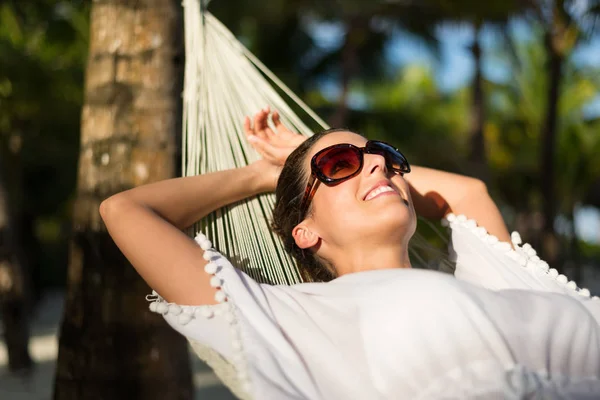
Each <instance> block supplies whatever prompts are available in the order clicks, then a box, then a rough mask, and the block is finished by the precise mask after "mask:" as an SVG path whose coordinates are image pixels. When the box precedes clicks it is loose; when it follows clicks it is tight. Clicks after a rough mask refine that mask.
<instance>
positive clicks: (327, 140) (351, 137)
mask: <svg viewBox="0 0 600 400" xmlns="http://www.w3.org/2000/svg"><path fill="white" fill-rule="evenodd" d="M340 143H349V144H353V145H355V146H357V147H364V146H365V144H366V143H367V139H366V138H364V137H363V136H360V135H358V134H356V133H353V132H347V131H342V132H332V133H330V134H327V135H325V136H323V137H322V138H321V139H319V140H318V141H317V142H316V143H315V144H314V145H313V147H312V149H311V151H310V154H309V157H308V160H309V162H310V159H311V158H312V157H313V156H314V155H315V154H317V153H318V152H319V151H321V150H323V149H324V148H326V147H329V146H333V145H334V144H340Z"/></svg>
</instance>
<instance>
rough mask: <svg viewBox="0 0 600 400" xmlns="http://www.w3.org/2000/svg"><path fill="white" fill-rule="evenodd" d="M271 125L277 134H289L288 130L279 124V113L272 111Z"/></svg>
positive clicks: (282, 124) (281, 123)
mask: <svg viewBox="0 0 600 400" xmlns="http://www.w3.org/2000/svg"><path fill="white" fill-rule="evenodd" d="M273 124H274V125H275V129H277V132H278V133H284V132H291V131H290V129H289V128H288V127H287V126H285V125H284V123H283V122H281V116H280V115H279V111H273Z"/></svg>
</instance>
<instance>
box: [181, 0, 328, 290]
mask: <svg viewBox="0 0 600 400" xmlns="http://www.w3.org/2000/svg"><path fill="white" fill-rule="evenodd" d="M205 6H206V4H201V3H200V1H199V0H185V1H184V7H185V13H184V18H185V48H186V66H185V77H184V91H183V129H184V132H183V149H182V150H183V158H182V172H183V175H184V176H191V175H197V174H203V173H210V172H214V171H219V170H223V169H230V168H238V167H243V166H245V165H248V164H249V163H251V162H253V161H256V160H258V159H259V155H258V154H257V153H256V152H255V151H254V149H252V148H251V147H250V145H249V144H248V143H247V141H246V135H245V133H244V131H243V126H242V121H243V118H244V117H245V116H246V115H253V114H254V113H256V112H258V111H259V110H260V109H262V108H263V107H265V106H267V105H269V106H270V107H272V108H273V109H275V110H277V111H278V112H279V114H280V115H281V120H282V122H283V123H284V124H286V125H287V126H288V127H290V129H293V130H295V131H296V132H299V133H301V134H303V135H305V136H310V135H311V134H312V132H311V130H310V129H309V128H308V127H307V126H306V125H305V124H304V123H303V122H302V120H301V119H300V118H299V117H298V116H297V115H296V114H295V113H294V112H293V111H292V109H291V107H290V106H289V105H288V103H287V102H286V101H285V100H284V99H283V98H282V97H281V95H280V94H279V93H278V91H277V90H276V89H275V88H277V89H278V90H279V91H280V93H282V94H284V95H285V96H287V97H288V98H289V100H290V101H291V102H292V103H295V104H296V105H297V106H298V107H299V108H300V109H302V110H303V111H304V112H305V113H306V114H307V116H308V117H309V118H310V119H312V120H314V121H315V122H316V123H317V124H318V125H320V126H321V127H322V128H323V129H326V128H327V127H328V126H327V124H326V123H325V122H324V121H323V120H322V119H321V118H319V116H318V115H316V113H314V111H312V110H311V109H310V108H309V107H308V106H307V105H306V104H305V103H304V102H302V100H301V99H300V98H298V96H296V95H295V94H294V93H293V92H292V91H291V90H290V89H289V88H288V87H287V86H286V85H285V84H284V83H283V82H281V80H279V79H278V78H277V77H276V76H275V75H274V74H273V73H272V72H271V71H269V70H268V68H267V67H266V66H265V65H264V64H262V63H261V62H260V61H259V60H258V59H257V58H256V57H255V56H254V55H253V54H252V53H250V52H249V51H248V50H247V49H246V48H245V47H244V46H243V45H242V43H240V42H239V41H238V40H237V39H236V38H235V36H234V35H233V34H232V33H231V32H230V31H229V30H227V28H226V27H225V26H224V25H223V24H222V23H221V22H219V21H218V20H217V19H216V18H215V17H214V16H213V15H212V14H211V13H210V12H208V11H207V10H206V9H205ZM224 184H226V182H224ZM274 204H275V198H274V195H273V194H265V195H261V196H258V197H255V198H253V199H248V200H246V201H243V202H239V203H237V204H235V205H232V206H228V207H225V208H224V209H221V210H218V211H216V212H214V213H212V214H210V215H209V216H208V217H206V218H205V219H204V220H203V221H201V222H200V223H199V224H198V225H197V226H195V227H194V229H195V230H198V229H201V230H203V231H204V232H206V234H207V236H208V237H209V238H210V240H211V241H213V243H215V246H216V247H217V248H219V250H220V251H221V252H222V253H224V254H225V255H226V256H227V257H228V258H230V259H231V260H232V261H233V262H234V264H235V265H236V266H238V267H239V268H241V269H242V270H243V271H244V272H246V273H247V274H249V275H250V276H251V277H252V278H253V279H256V280H257V281H259V282H265V283H270V284H288V285H290V284H295V283H300V282H302V279H301V277H300V274H299V272H298V269H297V267H296V265H295V264H294V262H293V260H292V259H291V258H290V257H289V256H288V255H287V253H286V252H285V250H284V248H283V245H282V243H281V241H280V240H279V238H277V237H276V236H275V235H274V233H273V232H272V231H271V230H270V228H269V221H270V218H271V215H272V210H273V207H274Z"/></svg>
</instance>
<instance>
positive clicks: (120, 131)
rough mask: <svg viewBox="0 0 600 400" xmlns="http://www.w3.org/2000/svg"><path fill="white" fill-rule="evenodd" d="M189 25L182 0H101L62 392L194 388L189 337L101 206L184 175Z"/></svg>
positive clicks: (157, 392) (181, 391)
mask: <svg viewBox="0 0 600 400" xmlns="http://www.w3.org/2000/svg"><path fill="white" fill-rule="evenodd" d="M182 31H183V20H182V10H181V1H179V0H104V1H102V0H99V1H96V2H94V3H93V6H92V11H91V31H90V50H89V58H88V66H87V71H86V88H85V96H86V98H85V102H84V106H83V110H82V119H81V154H80V159H79V171H78V183H77V198H76V201H75V205H74V215H73V238H72V242H71V248H70V261H69V269H68V277H67V297H66V305H65V314H64V318H63V322H62V326H61V330H60V339H59V354H58V365H57V372H56V380H55V386H54V398H55V399H111V400H113V399H138V398H139V399H145V400H149V399H161V400H164V399H191V398H192V397H193V390H192V379H191V372H190V368H189V357H188V352H187V344H186V342H185V340H184V338H183V337H182V336H180V335H179V334H178V333H176V332H175V331H174V330H172V329H171V328H170V327H169V326H168V325H167V324H166V323H165V322H164V321H163V319H162V318H160V317H157V316H156V315H154V314H151V313H150V312H149V310H148V305H147V303H146V301H145V300H144V297H145V295H146V294H148V292H149V291H150V289H149V288H148V287H147V285H146V284H145V283H144V282H143V281H142V279H141V278H140V277H139V276H138V275H137V273H136V272H135V270H134V269H133V268H132V267H131V265H130V264H129V263H128V262H127V260H126V259H125V258H124V256H123V255H122V254H121V252H120V251H119V249H118V248H117V247H116V245H115V244H114V242H113V241H112V239H111V238H110V237H109V235H108V234H107V233H106V230H105V227H104V226H103V224H102V222H101V219H100V215H99V212H98V207H99V206H100V203H101V202H102V200H104V199H105V198H107V197H109V196H110V195H112V194H114V193H117V192H120V191H122V190H126V189H129V188H131V187H134V186H137V185H141V184H145V183H148V182H151V181H156V180H161V179H166V178H170V177H173V176H174V175H175V171H176V166H175V165H176V163H175V154H176V143H177V139H176V138H177V137H178V133H177V132H178V127H179V124H180V123H179V118H180V108H181V104H180V100H181V97H180V93H181V85H182V78H183V69H182V65H181V63H182V59H183V51H182V50H183V49H182ZM140 246H144V244H143V243H140ZM166 267H167V266H165V268H166Z"/></svg>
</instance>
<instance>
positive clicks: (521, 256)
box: [443, 214, 591, 300]
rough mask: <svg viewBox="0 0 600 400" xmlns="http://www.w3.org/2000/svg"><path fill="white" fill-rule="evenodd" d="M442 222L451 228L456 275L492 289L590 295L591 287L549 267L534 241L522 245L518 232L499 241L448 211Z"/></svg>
mask: <svg viewBox="0 0 600 400" xmlns="http://www.w3.org/2000/svg"><path fill="white" fill-rule="evenodd" d="M443 222H444V223H445V224H446V225H448V226H449V227H450V228H451V248H450V256H451V258H453V259H454V261H455V262H456V271H455V273H454V275H455V276H456V278H458V279H460V280H463V281H466V282H470V283H473V284H476V285H479V286H483V287H486V288H488V289H493V290H501V289H529V290H537V291H545V292H553V293H561V294H566V295H569V296H573V297H575V298H577V299H584V300H587V299H590V297H591V294H590V291H589V290H588V289H581V288H579V287H577V284H576V283H575V282H573V281H569V280H568V278H567V277H566V276H565V275H562V274H559V273H558V271H557V270H556V269H554V268H550V267H549V265H548V263H546V262H545V261H543V260H541V259H540V258H539V257H538V256H537V254H536V251H535V250H534V249H533V248H532V247H531V245H529V244H523V245H522V246H520V245H521V237H520V235H519V234H518V233H517V232H513V234H512V235H511V238H512V242H513V243H512V244H511V243H507V242H500V241H499V240H498V238H497V237H495V236H493V235H490V234H488V233H487V231H486V230H485V228H483V227H479V226H477V223H476V222H475V221H474V220H468V219H467V218H466V217H465V216H464V215H459V216H455V215H453V214H449V215H447V216H446V218H445V221H443Z"/></svg>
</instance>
